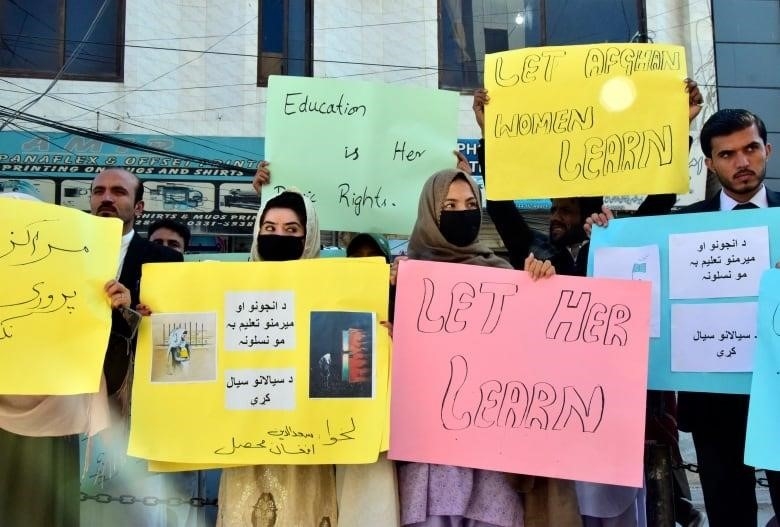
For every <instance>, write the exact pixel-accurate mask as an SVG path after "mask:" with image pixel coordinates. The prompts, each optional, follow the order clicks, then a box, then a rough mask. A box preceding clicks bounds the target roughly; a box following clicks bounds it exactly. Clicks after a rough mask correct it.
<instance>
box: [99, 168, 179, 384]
mask: <svg viewBox="0 0 780 527" xmlns="http://www.w3.org/2000/svg"><path fill="white" fill-rule="evenodd" d="M143 196H144V187H143V184H142V183H141V181H140V180H139V179H138V176H136V175H135V174H132V173H131V172H128V171H127V170H123V169H120V168H109V169H106V170H103V171H102V172H100V173H99V174H98V175H97V176H95V179H94V180H92V187H91V192H90V208H91V210H92V214H94V215H96V216H105V217H111V218H119V219H120V220H122V224H123V228H122V246H121V252H120V257H119V272H118V273H117V274H118V277H119V282H120V283H122V284H123V285H124V286H125V287H127V288H128V289H129V290H130V295H131V304H130V305H132V306H137V305H138V304H139V302H140V299H139V296H140V285H141V266H142V265H143V264H145V263H152V262H181V261H182V260H183V257H182V255H181V253H178V252H176V251H173V250H171V249H169V248H167V247H163V246H161V245H157V244H154V243H151V242H149V241H148V240H145V239H144V238H142V237H141V236H139V235H138V233H136V232H135V230H133V227H134V225H135V220H136V218H138V217H139V216H140V215H141V214H142V213H143V211H144V201H143ZM128 314H129V312H128V311H126V310H122V311H119V310H114V312H113V318H112V323H111V338H110V339H109V343H108V349H107V351H106V359H105V362H104V364H103V372H104V373H105V375H106V385H107V387H108V393H109V394H114V393H116V392H118V391H119V389H120V388H121V387H122V385H123V384H124V382H125V378H126V377H127V372H128V369H129V366H130V363H131V357H132V355H133V353H134V352H135V324H134V323H133V321H132V320H130V318H131V317H129V316H128ZM127 395H129V394H127Z"/></svg>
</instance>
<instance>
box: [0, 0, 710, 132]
mask: <svg viewBox="0 0 780 527" xmlns="http://www.w3.org/2000/svg"><path fill="white" fill-rule="evenodd" d="M443 1H447V0H443ZM126 5H127V7H126V30H125V37H126V44H127V46H126V48H125V67H124V82H123V83H107V82H80V81H65V80H61V81H59V82H58V83H57V84H56V85H55V87H54V89H53V90H52V91H51V94H52V95H53V96H54V97H44V98H43V99H42V100H40V101H39V102H38V103H36V105H35V106H34V107H32V108H31V109H30V110H29V111H30V113H33V114H37V115H43V116H45V117H47V118H50V119H56V120H58V121H63V122H67V123H69V124H72V125H77V126H83V127H86V128H90V129H97V130H99V131H102V132H118V133H146V134H148V133H155V132H164V133H166V134H176V135H215V136H264V135H265V126H264V101H265V89H264V88H260V87H258V86H257V85H256V83H257V68H256V54H257V39H258V2H257V0H244V1H237V0H228V1H220V2H216V1H214V0H166V1H163V2H160V1H158V0H133V1H129V2H127V3H126ZM708 10H709V2H708V1H707V0H694V1H693V2H689V1H687V0H648V1H647V11H648V20H649V24H648V25H649V29H650V35H651V36H652V37H653V38H654V40H655V41H656V42H670V43H679V44H683V45H685V46H686V48H687V50H688V59H689V68H690V71H691V73H692V74H695V76H696V77H697V79H705V80H706V83H707V84H708V85H709V84H711V85H713V88H712V92H710V91H709V87H708V88H707V93H708V94H710V93H714V84H715V83H714V67H713V63H712V30H711V19H710V18H709V11H708ZM437 20H438V12H437V1H436V0H314V16H313V25H314V42H313V57H314V61H315V62H314V74H315V76H317V77H327V78H345V79H353V80H358V79H359V80H366V81H376V82H385V83H394V84H412V85H417V86H426V87H430V88H435V87H437V86H438V75H437V71H436V68H437V67H438V37H437V34H438V28H437V23H438V22H437ZM190 50H192V51H190ZM203 51H207V52H208V53H203ZM7 80H9V81H11V82H13V83H15V84H17V85H18V86H20V87H21V90H20V91H23V90H31V91H32V92H36V93H40V92H42V91H43V90H44V89H45V88H46V87H47V86H48V84H49V83H50V80H47V79H20V78H7ZM3 84H5V83H3ZM5 87H6V88H9V89H14V90H16V89H17V88H13V87H11V86H10V85H8V84H5ZM0 98H2V101H3V104H4V105H6V106H13V107H18V106H19V105H20V104H22V103H23V102H24V101H27V100H30V99H31V93H9V92H0ZM709 100H710V101H713V102H712V104H714V96H711V97H709ZM85 108H86V109H85ZM91 108H92V109H95V108H97V109H99V112H100V115H99V116H98V115H97V114H96V113H95V112H92V111H89V109H91ZM713 108H714V107H713ZM478 134H479V130H478V128H477V126H476V124H475V123H474V119H473V115H472V112H471V96H470V95H468V94H465V95H463V96H462V97H461V98H460V107H459V137H477V136H478Z"/></svg>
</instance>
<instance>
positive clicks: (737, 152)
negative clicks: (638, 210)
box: [678, 109, 780, 527]
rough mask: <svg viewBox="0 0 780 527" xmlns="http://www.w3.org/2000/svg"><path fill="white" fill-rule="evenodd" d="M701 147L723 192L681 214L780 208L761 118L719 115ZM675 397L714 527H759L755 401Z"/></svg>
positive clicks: (779, 492) (776, 498) (778, 495)
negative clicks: (752, 434) (750, 462)
mask: <svg viewBox="0 0 780 527" xmlns="http://www.w3.org/2000/svg"><path fill="white" fill-rule="evenodd" d="M700 140H701V149H702V151H703V152H704V156H705V160H704V162H705V164H706V165H707V169H708V170H710V171H711V172H713V173H714V174H715V175H716V176H718V180H719V181H720V184H721V186H722V187H723V190H722V191H721V192H718V194H716V195H715V196H714V197H712V198H711V199H709V200H705V201H700V202H698V203H694V204H693V205H690V206H688V207H685V208H684V209H682V210H681V211H680V212H686V213H687V212H715V211H724V210H739V209H747V208H764V207H780V193H778V192H773V191H771V190H769V189H768V188H766V186H765V185H764V178H765V177H766V163H767V159H768V158H769V156H770V155H771V153H772V145H770V144H767V142H766V141H767V133H766V126H765V125H764V123H763V121H761V119H760V118H759V117H758V116H756V115H754V114H753V113H751V112H749V111H747V110H733V109H726V110H720V111H719V112H717V113H715V114H714V115H712V117H710V118H709V119H708V120H707V122H706V123H704V126H703V127H702V130H701V137H700ZM678 398H679V402H678V413H679V427H680V429H681V430H684V431H686V432H691V433H692V435H693V443H694V446H695V447H696V456H697V459H698V463H699V475H700V478H701V485H702V491H703V493H704V504H705V506H706V508H707V515H708V517H709V521H710V526H711V527H720V526H724V527H725V526H729V527H730V526H740V527H742V526H744V527H751V526H755V525H756V523H757V520H756V514H757V505H756V494H755V485H756V482H755V475H754V470H753V467H749V466H746V465H745V464H744V462H743V459H744V452H745V433H746V429H747V415H748V401H749V399H750V397H749V396H748V395H734V394H716V393H694V392H680V393H679V396H678ZM767 477H768V480H769V485H770V493H771V496H772V505H773V507H774V509H775V512H776V513H777V512H779V511H780V473H778V472H772V471H767Z"/></svg>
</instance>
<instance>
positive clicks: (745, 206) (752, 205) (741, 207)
mask: <svg viewBox="0 0 780 527" xmlns="http://www.w3.org/2000/svg"><path fill="white" fill-rule="evenodd" d="M757 208H758V205H756V204H755V203H751V202H749V201H748V202H747V203H738V204H737V206H735V207H734V208H733V209H731V210H744V209H757Z"/></svg>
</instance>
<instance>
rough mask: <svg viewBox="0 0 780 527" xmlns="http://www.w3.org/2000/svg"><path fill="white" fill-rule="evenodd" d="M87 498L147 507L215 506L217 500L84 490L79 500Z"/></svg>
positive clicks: (100, 501) (102, 501)
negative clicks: (92, 493) (90, 492)
mask: <svg viewBox="0 0 780 527" xmlns="http://www.w3.org/2000/svg"><path fill="white" fill-rule="evenodd" d="M87 500H93V501H96V502H98V503H111V502H112V501H113V502H116V503H121V504H122V505H134V504H136V503H140V504H141V505H145V506H147V507H155V506H157V505H167V506H169V507H179V506H181V505H189V506H190V507H196V508H201V507H216V506H217V500H216V499H213V500H209V499H206V498H201V497H199V496H197V497H194V498H190V499H184V498H179V497H176V496H174V497H172V498H167V499H166V498H158V497H156V496H144V497H143V498H139V497H137V496H132V495H130V494H122V495H121V496H112V495H111V494H105V493H99V494H95V495H94V496H93V495H91V494H87V493H86V492H82V493H81V501H87Z"/></svg>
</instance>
